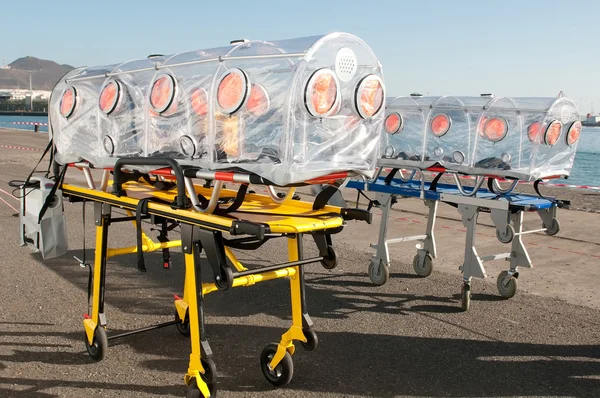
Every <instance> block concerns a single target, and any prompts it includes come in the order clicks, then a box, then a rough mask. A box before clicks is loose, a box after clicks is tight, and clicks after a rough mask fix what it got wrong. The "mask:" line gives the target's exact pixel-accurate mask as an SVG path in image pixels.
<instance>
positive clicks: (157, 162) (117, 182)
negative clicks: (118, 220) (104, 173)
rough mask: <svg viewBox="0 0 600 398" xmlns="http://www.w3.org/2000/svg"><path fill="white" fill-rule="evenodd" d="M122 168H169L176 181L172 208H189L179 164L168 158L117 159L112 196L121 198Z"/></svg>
mask: <svg viewBox="0 0 600 398" xmlns="http://www.w3.org/2000/svg"><path fill="white" fill-rule="evenodd" d="M124 166H166V167H170V168H171V170H173V173H174V174H175V178H176V180H177V197H176V198H175V201H174V203H173V207H175V208H177V209H187V208H188V207H190V203H189V199H188V197H187V196H186V194H185V183H184V179H183V170H182V169H181V166H179V163H177V162H176V161H175V160H174V159H170V158H143V157H142V158H119V159H118V160H117V162H116V163H115V166H114V174H113V181H114V182H113V194H115V195H117V196H121V195H123V194H124V192H123V184H122V182H121V180H122V179H123V176H122V173H123V172H122V170H121V168H122V167H124Z"/></svg>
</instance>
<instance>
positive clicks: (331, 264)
mask: <svg viewBox="0 0 600 398" xmlns="http://www.w3.org/2000/svg"><path fill="white" fill-rule="evenodd" d="M321 265H322V266H323V268H325V269H334V268H335V267H337V265H338V259H337V254H336V253H335V249H334V248H333V246H331V245H327V256H325V258H324V259H323V260H321Z"/></svg>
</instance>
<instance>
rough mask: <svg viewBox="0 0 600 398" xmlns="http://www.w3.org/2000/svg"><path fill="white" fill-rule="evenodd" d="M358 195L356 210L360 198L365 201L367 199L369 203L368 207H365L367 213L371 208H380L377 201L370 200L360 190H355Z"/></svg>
mask: <svg viewBox="0 0 600 398" xmlns="http://www.w3.org/2000/svg"><path fill="white" fill-rule="evenodd" d="M357 191H358V194H357V195H356V207H357V208H358V200H359V199H360V196H363V197H364V198H365V199H367V200H368V201H369V205H368V206H367V211H371V209H372V208H373V206H380V205H381V203H379V201H378V200H372V199H371V198H369V197H368V196H367V195H366V194H365V193H364V192H363V191H362V189H357Z"/></svg>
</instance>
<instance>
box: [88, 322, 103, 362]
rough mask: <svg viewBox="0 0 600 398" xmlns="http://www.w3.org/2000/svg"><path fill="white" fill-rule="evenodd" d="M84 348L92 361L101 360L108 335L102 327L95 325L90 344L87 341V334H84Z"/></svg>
mask: <svg viewBox="0 0 600 398" xmlns="http://www.w3.org/2000/svg"><path fill="white" fill-rule="evenodd" d="M85 348H86V349H87V352H88V354H89V355H90V357H91V358H92V359H93V360H94V361H101V360H103V359H104V357H105V356H106V351H108V337H107V336H106V331H105V330H104V328H103V327H101V326H97V327H96V330H95V331H94V339H93V341H92V344H91V345H90V343H89V342H88V338H87V335H85Z"/></svg>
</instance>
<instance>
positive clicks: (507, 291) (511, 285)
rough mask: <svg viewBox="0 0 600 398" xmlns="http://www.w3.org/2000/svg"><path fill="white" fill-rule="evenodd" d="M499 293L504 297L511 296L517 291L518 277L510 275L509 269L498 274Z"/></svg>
mask: <svg viewBox="0 0 600 398" xmlns="http://www.w3.org/2000/svg"><path fill="white" fill-rule="evenodd" d="M497 285H498V293H500V295H501V296H502V297H504V298H507V299H509V298H511V297H513V296H514V295H515V294H516V293H517V287H518V284H517V278H516V277H515V276H514V275H510V274H509V273H508V271H502V272H500V275H498V283H497Z"/></svg>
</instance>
